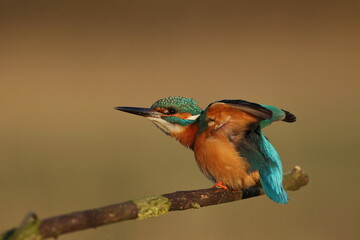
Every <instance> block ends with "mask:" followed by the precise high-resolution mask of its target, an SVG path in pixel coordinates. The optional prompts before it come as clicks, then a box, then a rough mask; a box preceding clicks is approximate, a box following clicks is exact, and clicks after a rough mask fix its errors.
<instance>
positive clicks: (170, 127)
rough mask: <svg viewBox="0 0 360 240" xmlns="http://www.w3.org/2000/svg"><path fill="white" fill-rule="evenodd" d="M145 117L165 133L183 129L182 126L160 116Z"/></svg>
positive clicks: (168, 133)
mask: <svg viewBox="0 0 360 240" xmlns="http://www.w3.org/2000/svg"><path fill="white" fill-rule="evenodd" d="M147 119H149V120H150V121H152V122H153V123H154V124H155V125H156V126H157V127H158V128H159V129H160V130H161V131H163V132H164V133H165V134H167V135H170V133H178V132H181V131H182V130H183V129H184V127H183V126H180V125H177V124H173V123H169V122H167V121H165V120H164V119H162V118H153V117H148V118H147Z"/></svg>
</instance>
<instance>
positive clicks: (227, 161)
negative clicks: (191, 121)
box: [194, 134, 259, 189]
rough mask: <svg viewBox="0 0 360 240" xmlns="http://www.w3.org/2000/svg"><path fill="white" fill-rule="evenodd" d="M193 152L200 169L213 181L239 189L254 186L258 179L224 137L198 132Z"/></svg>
mask: <svg viewBox="0 0 360 240" xmlns="http://www.w3.org/2000/svg"><path fill="white" fill-rule="evenodd" d="M194 153H195V158H196V162H197V164H198V166H199V168H200V169H201V171H202V172H203V173H204V174H205V175H206V176H207V177H208V178H209V179H211V180H212V181H214V182H222V183H223V184H224V185H226V186H228V187H230V188H232V189H240V188H248V187H251V186H254V185H256V184H257V182H258V181H259V174H258V172H250V164H249V163H248V162H247V161H246V160H245V159H243V158H242V157H241V156H239V154H238V152H237V151H236V149H235V147H234V146H233V145H232V144H231V143H230V142H228V140H227V139H226V138H215V137H206V134H200V135H199V136H198V137H197V139H196V140H195V145H194Z"/></svg>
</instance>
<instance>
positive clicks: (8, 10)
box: [0, 0, 360, 240]
mask: <svg viewBox="0 0 360 240" xmlns="http://www.w3.org/2000/svg"><path fill="white" fill-rule="evenodd" d="M359 23H360V17H359V1H354V2H350V1H329V0H327V1H243V0H239V1H136V0H135V1H134V0H132V1H120V0H119V1H89V0H87V1H85V0H84V1H78V0H74V1H14V0H12V1H0V105H1V117H0V131H1V135H0V149H1V150H0V171H1V174H0V192H1V193H0V194H1V196H0V216H1V217H0V231H2V230H6V229H7V228H10V227H13V226H15V225H17V224H19V222H20V221H21V219H22V218H23V217H24V215H25V214H26V213H27V212H28V211H35V212H36V213H37V214H38V215H39V216H40V217H49V216H53V215H57V214H62V213H68V212H72V211H75V210H82V209H88V208H93V207H100V206H103V205H107V204H112V203H117V202H121V201H125V200H129V199H134V198H139V197H142V196H146V195H152V194H160V193H167V192H173V191H176V190H190V189H198V188H206V187H209V186H211V183H210V182H208V180H207V179H206V178H205V177H203V176H202V174H201V173H200V171H199V170H198V168H197V166H196V163H195V161H194V158H193V155H192V152H191V151H189V150H187V149H185V148H184V147H182V146H180V145H179V144H178V143H177V142H176V141H174V140H171V139H170V138H168V137H166V136H164V134H162V133H161V132H160V131H159V130H158V129H156V127H155V126H153V125H152V124H151V123H150V122H149V121H147V120H145V119H142V118H140V117H136V116H131V115H129V114H125V113H121V112H118V111H115V110H114V109H113V107H114V106H144V107H147V106H150V105H151V104H152V103H153V102H154V101H156V100H157V99H159V98H163V97H167V96H171V95H180V96H185V97H193V98H195V99H197V100H198V102H199V104H200V106H202V107H206V106H207V104H209V103H210V102H213V101H216V100H221V99H224V98H235V99H246V100H249V101H254V102H259V103H263V104H273V105H276V106H278V107H281V108H284V109H287V110H289V111H291V112H293V113H295V114H296V115H297V117H298V122H297V123H295V124H286V123H277V124H274V125H273V126H272V127H271V128H269V129H267V130H266V134H267V136H268V137H269V138H270V139H271V141H272V143H273V144H274V145H275V147H276V148H277V149H278V151H279V153H280V155H281V156H282V159H283V165H284V170H285V171H288V170H290V169H291V168H292V167H293V166H294V165H300V166H301V167H302V168H303V169H305V170H306V171H307V172H308V173H309V175H310V184H309V185H308V186H306V187H305V188H303V189H301V190H300V191H298V192H290V193H289V195H290V203H289V204H288V205H285V206H284V205H279V204H275V203H273V202H272V201H270V200H269V199H268V198H266V197H259V198H254V199H251V200H246V201H240V202H234V203H229V204H224V205H219V206H214V207H208V208H204V209H200V210H193V211H184V212H176V213H170V214H168V215H166V216H162V217H158V218H154V219H149V220H145V221H128V222H124V223H120V224H114V225H109V226H106V227H101V228H99V229H96V230H87V231H83V232H78V233H73V234H69V235H64V236H62V237H61V238H60V239H64V240H66V239H89V240H92V239H120V238H123V239H249V238H255V239H279V240H282V239H293V240H295V239H299V240H302V239H326V240H330V239H360V229H359V226H360V218H359V213H360V211H359V210H360V207H359V205H360V204H359V203H360V194H359V184H360V177H359V167H360V163H359V162H360V159H359V155H358V149H359V140H360V139H359V121H360V113H359V100H360V96H359V95H360V94H359V89H360V88H359V87H360V83H359V80H360V79H359V77H360V67H359V65H360V51H359V49H360V44H359V43H360V27H359V26H360V24H359Z"/></svg>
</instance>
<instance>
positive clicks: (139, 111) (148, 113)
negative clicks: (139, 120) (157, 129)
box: [115, 107, 161, 118]
mask: <svg viewBox="0 0 360 240" xmlns="http://www.w3.org/2000/svg"><path fill="white" fill-rule="evenodd" d="M115 109H116V110H119V111H123V112H127V113H131V114H135V115H140V116H143V117H157V118H159V117H160V116H161V115H160V113H159V112H157V111H155V110H154V109H151V108H138V107H115Z"/></svg>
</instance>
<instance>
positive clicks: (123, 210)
mask: <svg viewBox="0 0 360 240" xmlns="http://www.w3.org/2000/svg"><path fill="white" fill-rule="evenodd" d="M308 182H309V177H308V175H307V174H306V173H305V172H304V171H302V170H301V168H300V167H298V166H296V167H294V169H293V170H292V171H291V172H290V173H288V174H285V175H284V180H283V185H284V188H285V190H289V191H296V190H298V189H299V188H300V187H303V186H305V185H306V184H307V183H308ZM263 194H264V192H263V190H262V189H261V187H251V188H249V189H244V190H241V191H237V190H224V189H219V188H209V189H200V190H193V191H178V192H173V193H167V194H163V195H155V196H150V197H144V198H141V199H138V200H131V201H127V202H122V203H118V204H114V205H109V206H105V207H101V208H95V209H90V210H85V211H78V212H73V213H69V214H64V215H60V216H55V217H51V218H46V219H43V220H39V219H38V218H37V216H36V215H35V214H33V213H30V214H28V215H27V216H26V217H25V219H24V221H23V222H22V223H21V224H20V226H19V227H17V228H14V229H10V230H8V231H6V232H4V233H2V234H0V240H25V239H26V240H40V239H46V238H57V237H58V236H60V235H62V234H65V233H70V232H75V231H80V230H84V229H88V228H95V227H99V226H103V225H107V224H110V223H116V222H121V221H125V220H130V219H140V220H142V219H146V218H151V217H157V216H160V215H163V214H166V213H167V212H169V211H177V210H186V209H197V208H201V207H206V206H210V205H217V204H222V203H227V202H232V201H237V200H242V199H246V198H251V197H256V196H259V195H263Z"/></svg>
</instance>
